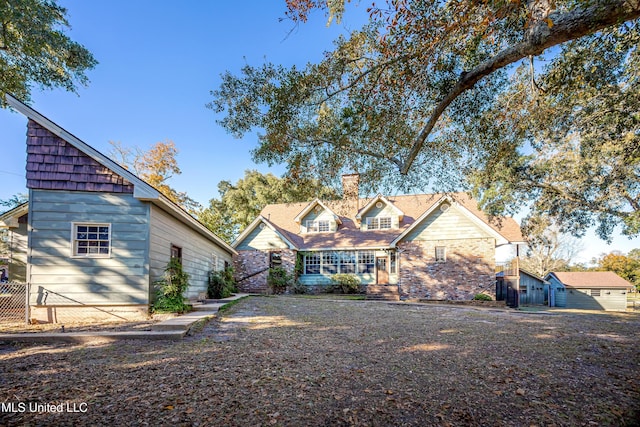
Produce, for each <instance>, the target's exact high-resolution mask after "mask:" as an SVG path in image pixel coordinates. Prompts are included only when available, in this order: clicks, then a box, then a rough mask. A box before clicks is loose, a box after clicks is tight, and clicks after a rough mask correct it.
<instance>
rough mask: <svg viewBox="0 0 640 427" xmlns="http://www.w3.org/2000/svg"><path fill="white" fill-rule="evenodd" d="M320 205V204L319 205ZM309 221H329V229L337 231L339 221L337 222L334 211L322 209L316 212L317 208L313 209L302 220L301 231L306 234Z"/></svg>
mask: <svg viewBox="0 0 640 427" xmlns="http://www.w3.org/2000/svg"><path fill="white" fill-rule="evenodd" d="M317 206H319V205H317ZM307 221H329V230H330V231H331V232H333V231H336V230H337V229H338V223H337V222H336V219H335V217H334V216H333V213H331V212H329V211H327V210H325V209H322V210H320V211H319V212H316V210H315V209H313V210H311V212H309V213H308V214H306V215H305V216H304V218H302V222H301V223H300V233H302V234H305V233H308V231H307Z"/></svg>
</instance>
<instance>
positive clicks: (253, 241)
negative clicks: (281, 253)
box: [236, 227, 288, 251]
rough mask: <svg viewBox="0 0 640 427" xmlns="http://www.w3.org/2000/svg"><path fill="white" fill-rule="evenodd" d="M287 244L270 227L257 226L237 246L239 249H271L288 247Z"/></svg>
mask: <svg viewBox="0 0 640 427" xmlns="http://www.w3.org/2000/svg"><path fill="white" fill-rule="evenodd" d="M287 248H288V246H287V244H286V243H285V242H284V241H282V239H281V238H280V237H279V236H278V235H277V234H276V233H275V232H274V231H273V230H272V229H270V228H269V227H264V228H260V227H256V228H255V229H254V230H253V231H252V232H251V233H249V235H248V236H247V237H245V238H244V240H243V241H242V242H241V243H240V244H239V245H238V246H237V248H236V249H237V250H239V251H247V250H262V251H265V250H266V251H268V250H271V249H287Z"/></svg>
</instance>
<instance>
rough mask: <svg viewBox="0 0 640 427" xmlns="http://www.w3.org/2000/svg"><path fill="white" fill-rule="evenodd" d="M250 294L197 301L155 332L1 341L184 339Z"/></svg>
mask: <svg viewBox="0 0 640 427" xmlns="http://www.w3.org/2000/svg"><path fill="white" fill-rule="evenodd" d="M247 296H249V294H235V295H234V296H232V297H229V298H224V299H220V300H207V301H205V302H203V303H196V304H194V306H193V311H191V312H189V313H187V314H184V315H182V316H178V317H174V318H172V319H167V320H164V321H162V322H159V323H156V324H154V325H152V326H151V331H123V332H115V331H114V332H91V331H89V332H33V333H23V334H0V342H33V343H47V342H69V343H86V342H93V341H119V340H131V339H145V340H174V341H177V340H181V339H182V338H183V337H184V336H185V335H186V334H187V333H188V332H189V329H191V327H192V326H193V325H194V324H195V323H197V322H200V321H208V320H210V319H212V318H214V317H216V316H217V315H218V310H220V308H221V307H222V306H224V305H226V304H228V303H230V302H232V301H235V300H239V299H242V298H245V297H247Z"/></svg>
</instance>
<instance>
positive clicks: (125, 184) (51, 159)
mask: <svg viewBox="0 0 640 427" xmlns="http://www.w3.org/2000/svg"><path fill="white" fill-rule="evenodd" d="M27 188H32V189H40V190H68V191H101V192H110V193H133V184H131V183H130V182H129V181H127V180H125V179H124V178H122V177H121V176H119V175H117V174H116V173H115V172H113V171H112V170H110V169H108V168H106V167H104V166H103V165H101V164H100V163H98V162H97V161H95V160H94V159H92V158H91V157H89V156H87V155H86V154H85V153H83V152H81V151H80V150H78V149H77V148H75V147H74V146H73V145H71V144H69V143H68V142H67V141H65V140H64V139H62V138H60V137H58V136H56V135H54V134H53V133H51V132H50V131H49V130H47V129H46V128H44V127H42V126H40V125H39V124H38V123H36V122H34V121H33V120H29V124H28V127H27Z"/></svg>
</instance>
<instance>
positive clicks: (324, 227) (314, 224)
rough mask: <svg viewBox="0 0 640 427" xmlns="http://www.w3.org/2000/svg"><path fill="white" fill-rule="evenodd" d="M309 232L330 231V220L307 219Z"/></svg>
mask: <svg viewBox="0 0 640 427" xmlns="http://www.w3.org/2000/svg"><path fill="white" fill-rule="evenodd" d="M305 224H306V226H307V233H325V232H327V231H330V227H329V221H328V220H311V219H310V220H307V221H306V223H305Z"/></svg>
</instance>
